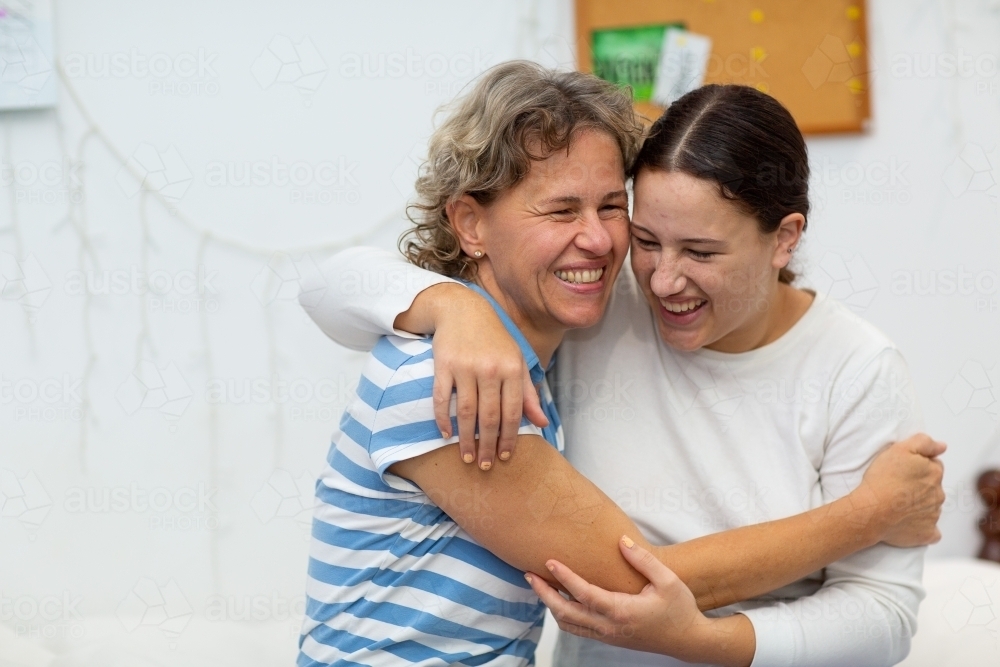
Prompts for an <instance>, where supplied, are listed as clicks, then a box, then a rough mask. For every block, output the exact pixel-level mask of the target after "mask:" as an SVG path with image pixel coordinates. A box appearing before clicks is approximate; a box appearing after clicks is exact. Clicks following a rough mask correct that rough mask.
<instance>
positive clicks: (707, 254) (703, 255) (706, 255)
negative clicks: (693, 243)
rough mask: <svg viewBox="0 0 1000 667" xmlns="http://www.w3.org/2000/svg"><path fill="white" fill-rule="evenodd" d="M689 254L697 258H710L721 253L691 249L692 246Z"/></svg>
mask: <svg viewBox="0 0 1000 667" xmlns="http://www.w3.org/2000/svg"><path fill="white" fill-rule="evenodd" d="M688 254H690V255H691V256H692V257H694V258H695V259H710V258H712V257H714V256H715V255H718V254H719V253H717V252H698V251H697V250H691V249H690V248H688Z"/></svg>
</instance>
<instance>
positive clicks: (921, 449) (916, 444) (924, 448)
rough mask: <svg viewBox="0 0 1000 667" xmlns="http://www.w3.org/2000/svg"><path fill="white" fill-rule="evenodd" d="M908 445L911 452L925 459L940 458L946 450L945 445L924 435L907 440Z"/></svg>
mask: <svg viewBox="0 0 1000 667" xmlns="http://www.w3.org/2000/svg"><path fill="white" fill-rule="evenodd" d="M908 443H909V448H910V451H911V452H913V453H914V454H920V455H921V456H926V457H927V458H934V457H935V456H941V455H942V454H944V453H945V451H946V450H947V449H948V446H947V445H946V444H944V443H943V442H938V441H937V440H934V439H932V438H931V437H930V436H929V435H926V434H924V433H920V434H918V435H915V436H913V437H912V438H909V440H908Z"/></svg>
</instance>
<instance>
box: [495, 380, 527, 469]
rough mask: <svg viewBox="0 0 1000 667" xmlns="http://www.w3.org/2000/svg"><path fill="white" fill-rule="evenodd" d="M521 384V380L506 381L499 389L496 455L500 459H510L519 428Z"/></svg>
mask: <svg viewBox="0 0 1000 667" xmlns="http://www.w3.org/2000/svg"><path fill="white" fill-rule="evenodd" d="M523 389H524V388H523V386H522V384H521V382H510V381H506V382H504V383H503V387H501V389H500V441H499V442H498V444H497V456H498V457H499V458H500V460H501V461H506V460H508V459H510V456H511V454H513V453H514V444H515V443H516V442H517V432H518V431H519V430H520V429H521V403H522V392H523Z"/></svg>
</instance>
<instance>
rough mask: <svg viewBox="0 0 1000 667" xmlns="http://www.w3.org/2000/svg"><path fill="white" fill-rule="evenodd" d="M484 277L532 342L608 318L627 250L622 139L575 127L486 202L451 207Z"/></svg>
mask: <svg viewBox="0 0 1000 667" xmlns="http://www.w3.org/2000/svg"><path fill="white" fill-rule="evenodd" d="M448 213H449V219H450V220H451V222H452V224H453V226H454V227H455V229H456V231H457V232H458V234H459V236H460V238H461V240H462V248H463V250H464V251H465V252H466V253H467V254H469V255H470V256H473V257H474V256H475V255H476V252H477V251H479V252H481V253H482V254H483V257H482V258H481V259H480V260H479V262H478V264H479V270H478V278H477V279H478V281H479V282H480V283H481V284H482V285H483V287H485V288H486V289H487V290H488V291H489V292H490V293H491V294H492V295H493V296H494V297H495V298H496V299H497V300H498V301H499V302H500V304H501V305H503V307H504V309H505V310H506V311H507V312H508V313H509V314H510V315H511V317H512V318H513V319H514V321H515V322H516V323H517V324H518V326H519V327H520V328H521V329H522V331H524V333H525V334H526V335H527V336H528V338H529V339H532V338H536V339H547V340H549V341H551V339H552V337H553V336H557V337H559V338H561V336H562V334H563V333H564V332H565V331H566V330H567V329H572V328H579V327H589V326H592V325H594V324H596V323H597V322H598V321H599V320H600V319H601V316H602V315H603V314H604V309H605V307H606V306H607V303H608V299H609V298H610V296H611V289H612V286H613V285H614V281H615V278H616V277H617V275H618V272H619V270H620V269H621V265H622V262H623V261H624V259H625V255H626V253H627V252H628V234H629V231H628V224H629V220H628V194H627V193H626V190H625V175H624V166H623V164H622V157H621V150H620V149H619V147H618V144H617V142H616V141H615V140H614V139H613V138H612V137H610V136H609V135H607V134H606V133H603V132H599V131H595V130H581V131H578V132H577V133H576V134H575V135H574V137H573V140H572V141H571V143H570V145H569V149H568V150H565V149H564V150H560V151H557V152H556V153H554V154H552V155H551V156H549V157H548V158H546V159H544V160H541V161H537V162H533V163H532V166H531V169H530V171H529V172H528V175H527V176H526V177H525V178H524V179H523V180H522V181H521V182H519V183H518V184H517V185H516V186H515V187H513V188H511V189H510V190H508V191H507V192H504V193H503V194H501V195H500V196H499V197H498V198H497V199H496V200H495V201H493V202H492V203H490V204H488V205H485V206H483V205H479V204H478V203H476V202H475V200H473V199H472V198H471V197H463V198H462V200H461V201H460V202H458V203H457V204H455V205H453V206H451V207H449V211H448Z"/></svg>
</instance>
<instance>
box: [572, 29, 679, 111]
mask: <svg viewBox="0 0 1000 667" xmlns="http://www.w3.org/2000/svg"><path fill="white" fill-rule="evenodd" d="M667 28H681V29H683V28H684V24H683V23H670V24H665V25H650V26H641V27H636V28H609V29H603V30H594V31H593V32H592V33H591V38H590V44H591V47H590V53H591V58H592V61H591V67H592V69H593V72H594V74H596V75H597V76H599V77H601V78H602V79H604V80H605V81H610V82H612V83H616V84H618V85H620V86H631V87H632V93H633V96H634V99H635V101H636V102H648V101H649V100H650V99H652V97H653V84H654V83H655V82H656V71H657V68H658V67H659V64H660V51H661V50H662V49H663V37H664V35H665V34H666V31H667Z"/></svg>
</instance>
